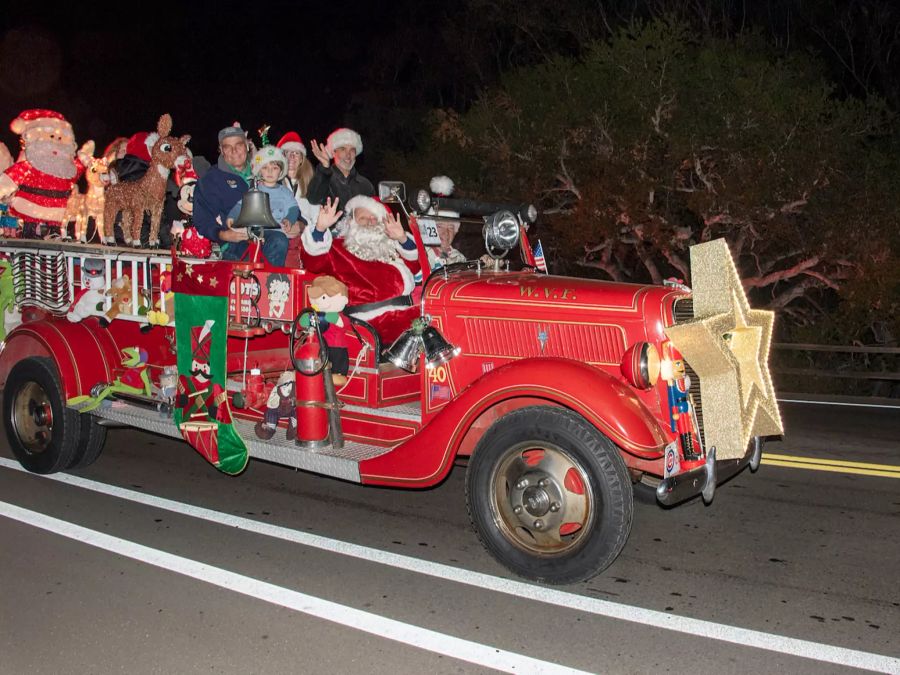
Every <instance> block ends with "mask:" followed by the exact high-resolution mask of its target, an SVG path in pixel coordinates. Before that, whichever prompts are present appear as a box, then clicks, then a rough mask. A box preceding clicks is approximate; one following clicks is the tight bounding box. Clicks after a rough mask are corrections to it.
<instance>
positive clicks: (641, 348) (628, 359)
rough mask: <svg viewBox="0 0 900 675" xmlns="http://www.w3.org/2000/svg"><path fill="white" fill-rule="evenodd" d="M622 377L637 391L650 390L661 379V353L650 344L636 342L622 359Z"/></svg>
mask: <svg viewBox="0 0 900 675" xmlns="http://www.w3.org/2000/svg"><path fill="white" fill-rule="evenodd" d="M620 367H621V370H622V375H623V376H624V377H625V379H626V380H628V382H629V383H630V384H631V385H632V386H633V387H635V388H637V389H649V388H650V387H652V386H653V385H654V384H656V381H657V380H658V379H659V368H660V363H659V352H658V351H657V349H656V347H655V346H654V345H653V344H652V343H650V342H635V343H634V344H633V345H631V347H629V348H628V350H627V351H626V352H625V355H624V356H623V357H622V364H621V366H620Z"/></svg>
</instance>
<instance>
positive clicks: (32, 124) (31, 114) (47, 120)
mask: <svg viewBox="0 0 900 675" xmlns="http://www.w3.org/2000/svg"><path fill="white" fill-rule="evenodd" d="M10 128H11V129H12V130H13V131H14V132H15V133H17V134H22V143H23V148H24V153H23V154H22V156H21V157H20V161H18V162H16V163H15V164H13V165H12V166H11V167H9V168H8V169H6V171H4V172H3V174H2V177H0V197H4V196H6V195H7V194H9V195H10V201H9V213H10V215H11V216H15V217H16V218H20V219H21V220H22V221H23V222H25V223H26V224H37V223H46V224H47V225H50V226H51V227H53V228H57V229H58V228H59V227H60V225H61V223H62V221H63V219H64V217H65V211H66V204H67V202H68V199H69V195H70V194H71V192H72V188H73V187H74V186H75V184H76V183H77V182H78V179H79V177H80V176H81V174H82V173H84V169H85V166H84V163H83V161H82V159H81V158H80V157H78V156H77V155H76V152H75V146H74V138H70V139H63V138H62V136H63V135H69V136H71V130H72V127H71V125H70V124H69V123H68V122H67V121H66V120H65V118H64V117H63V116H62V115H61V114H60V113H57V112H54V111H52V110H43V109H34V110H25V111H23V112H22V113H20V114H19V116H18V117H17V118H16V119H14V120H13V121H12V123H11V124H10ZM55 128H56V129H58V130H59V134H58V135H56V136H54V135H52V134H51V133H50V132H51V131H52V130H53V129H55ZM35 129H41V130H43V131H44V133H45V135H48V134H50V138H36V139H35V141H29V140H28V138H29V130H35ZM32 142H39V143H42V144H43V145H45V146H58V148H57V149H55V150H54V151H53V154H54V156H58V161H59V162H60V163H65V164H68V163H69V162H71V169H70V170H67V171H65V172H64V173H70V174H71V175H69V176H59V175H54V174H50V173H46V172H45V171H42V170H40V169H38V168H37V167H36V166H35V165H34V163H33V162H32V160H31V159H29V157H30V154H29V147H30V143H32ZM84 149H85V148H82V150H84ZM44 152H45V153H46V152H47V150H46V149H45V150H44ZM90 152H93V142H91V143H90ZM45 168H46V167H45ZM26 229H27V228H26ZM32 229H33V228H32Z"/></svg>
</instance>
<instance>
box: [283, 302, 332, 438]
mask: <svg viewBox="0 0 900 675" xmlns="http://www.w3.org/2000/svg"><path fill="white" fill-rule="evenodd" d="M301 316H303V313H301V314H300V315H299V316H298V317H297V319H295V321H294V326H293V327H292V330H291V346H290V350H291V359H292V361H293V364H294V369H295V370H296V371H297V375H298V377H297V378H296V389H295V391H296V397H297V399H296V400H297V445H299V446H301V447H302V448H304V449H307V450H315V449H318V448H321V447H322V446H324V445H326V444H327V443H328V430H329V425H328V421H329V420H328V408H327V403H326V397H325V377H324V371H325V366H326V365H327V361H326V360H325V359H323V357H322V349H321V344H322V343H321V340H320V339H319V336H318V335H317V331H316V330H315V327H314V326H310V327H309V328H302V327H301V326H300V325H299V319H300V317H301ZM300 337H305V338H306V341H305V342H304V343H303V344H302V345H300V346H299V347H297V341H298V340H299V339H300Z"/></svg>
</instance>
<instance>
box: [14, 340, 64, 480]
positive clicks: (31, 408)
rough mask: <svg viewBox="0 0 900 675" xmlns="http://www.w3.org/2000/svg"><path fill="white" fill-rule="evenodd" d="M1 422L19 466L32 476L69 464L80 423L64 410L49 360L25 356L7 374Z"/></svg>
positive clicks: (57, 378) (61, 468) (54, 370)
mask: <svg viewBox="0 0 900 675" xmlns="http://www.w3.org/2000/svg"><path fill="white" fill-rule="evenodd" d="M3 423H4V426H5V427H6V436H7V438H8V439H9V445H10V448H12V451H13V454H14V455H15V456H16V459H18V460H19V463H20V464H21V465H22V466H23V467H25V468H26V469H28V470H29V471H31V472H33V473H54V472H56V471H61V470H63V469H65V468H67V467H68V466H70V465H71V464H72V462H73V461H74V460H75V457H76V453H77V452H78V447H79V446H78V439H79V435H80V432H81V420H80V419H79V415H78V412H77V411H75V410H72V409H71V408H67V407H66V404H65V401H64V400H63V392H62V386H61V385H60V382H59V377H58V376H57V374H56V367H55V366H54V365H53V361H51V360H50V359H48V358H45V357H36V356H33V357H29V358H27V359H24V360H23V361H20V362H19V363H17V364H16V365H15V366H13V368H12V370H10V372H9V377H7V379H6V387H4V391H3Z"/></svg>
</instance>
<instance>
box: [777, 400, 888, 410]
mask: <svg viewBox="0 0 900 675" xmlns="http://www.w3.org/2000/svg"><path fill="white" fill-rule="evenodd" d="M777 400H778V402H779V403H811V404H813V405H842V406H847V407H849V408H884V409H885V410H900V405H885V404H883V403H849V402H846V401H807V400H805V399H802V398H779V399H777Z"/></svg>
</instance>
